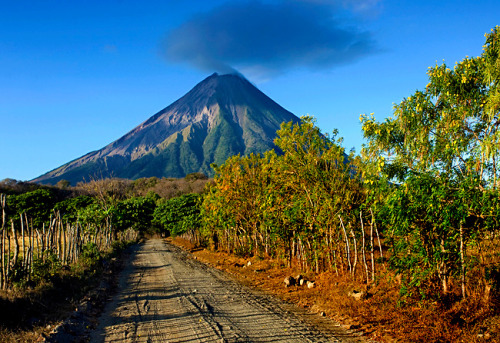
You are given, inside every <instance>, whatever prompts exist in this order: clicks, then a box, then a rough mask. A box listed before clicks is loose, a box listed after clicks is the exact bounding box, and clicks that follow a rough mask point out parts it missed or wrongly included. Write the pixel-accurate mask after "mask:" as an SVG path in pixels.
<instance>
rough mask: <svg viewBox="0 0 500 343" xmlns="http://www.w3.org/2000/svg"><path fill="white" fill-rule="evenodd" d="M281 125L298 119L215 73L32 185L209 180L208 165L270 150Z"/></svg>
mask: <svg viewBox="0 0 500 343" xmlns="http://www.w3.org/2000/svg"><path fill="white" fill-rule="evenodd" d="M284 121H285V122H288V121H294V122H298V121H299V119H298V118H297V117H296V116H295V115H293V114H292V113H290V112H288V111H287V110H285V109H284V108H283V107H281V106H280V105H278V104H277V103H276V102H274V101H273V100H271V99H270V98H269V97H268V96H266V95H265V94H264V93H262V92H261V91H260V90H258V89H257V88H256V87H255V86H253V85H252V84H251V83H250V82H248V81H247V80H246V79H245V78H244V77H242V76H240V75H236V74H226V75H218V74H217V73H215V74H213V75H211V76H209V77H208V78H206V79H205V80H203V81H202V82H200V83H199V84H197V85H196V86H195V87H194V88H193V89H192V90H191V91H189V92H188V93H187V94H186V95H184V96H183V97H182V98H180V99H179V100H177V101H175V102H174V103H172V104H171V105H170V106H168V107H166V108H165V109H163V110H161V111H160V112H158V113H156V114H155V115H153V116H152V117H151V118H149V119H148V120H146V121H145V122H143V123H142V124H140V125H139V126H137V127H136V128H134V129H133V130H131V131H130V132H128V133H127V134H125V135H124V136H123V137H121V138H120V139H118V140H116V141H114V142H112V143H111V144H109V145H107V146H105V147H104V148H102V149H100V150H98V151H93V152H90V153H88V154H86V155H84V156H82V157H80V158H78V159H75V160H73V161H71V162H69V163H66V164H64V165H62V166H61V167H59V168H56V169H54V170H52V171H50V172H48V173H46V174H44V175H42V176H39V177H38V178H36V179H34V180H33V181H35V182H41V183H52V184H54V183H57V182H58V181H59V180H62V179H65V180H68V181H70V182H71V183H72V184H75V183H76V182H79V181H83V180H88V179H89V178H90V177H93V178H104V177H110V176H114V177H121V178H130V179H137V178H140V177H151V176H157V177H183V176H185V175H187V174H189V173H193V172H203V173H205V174H207V175H211V174H212V169H211V168H210V164H211V163H214V162H215V163H217V164H222V163H223V162H224V161H225V160H226V159H227V158H228V157H230V156H232V155H235V154H238V153H240V154H242V155H246V154H249V153H252V152H253V153H258V152H264V151H266V150H269V149H272V148H274V144H273V139H274V138H275V136H276V130H278V129H279V126H280V124H281V123H282V122H284Z"/></svg>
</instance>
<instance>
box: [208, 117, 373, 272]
mask: <svg viewBox="0 0 500 343" xmlns="http://www.w3.org/2000/svg"><path fill="white" fill-rule="evenodd" d="M335 136H336V132H334V134H333V137H332V138H330V137H329V136H328V135H324V134H322V133H321V132H320V130H319V129H318V128H317V127H316V126H315V125H314V120H313V119H312V118H311V117H303V118H302V122H301V124H293V123H292V122H290V123H284V124H282V126H281V129H280V130H279V131H278V138H277V139H276V140H275V144H276V145H277V146H278V147H279V148H280V149H281V151H282V152H283V154H281V155H277V154H276V153H275V152H274V151H269V152H267V153H266V154H264V155H263V156H261V155H254V154H250V155H249V156H246V157H241V156H239V155H237V156H234V157H232V158H230V159H228V160H227V161H226V162H225V163H224V164H223V165H221V166H220V167H217V168H216V175H215V178H214V184H213V185H212V187H210V189H209V192H208V194H207V195H206V197H205V199H204V202H203V206H202V217H203V221H204V228H203V232H204V235H205V236H206V237H208V238H209V239H210V240H211V242H212V244H213V245H214V246H215V247H219V246H220V247H223V248H224V249H226V250H228V251H232V252H236V253H238V254H260V253H267V254H270V255H274V256H281V257H283V258H286V259H287V260H288V261H289V262H291V260H292V258H294V257H296V258H298V259H299V261H300V262H301V263H302V264H303V265H304V266H309V267H313V266H314V268H316V269H317V270H318V269H320V266H321V265H323V266H325V267H326V266H331V265H334V264H336V263H338V264H343V263H344V262H345V261H344V262H342V261H341V256H342V254H343V249H344V246H343V245H342V244H341V243H342V241H340V243H339V240H337V238H338V237H341V235H342V234H341V231H340V230H341V229H340V224H339V216H342V217H344V219H345V220H347V221H349V222H352V223H353V224H354V223H355V222H356V220H357V219H356V218H357V215H358V214H359V210H360V206H361V204H363V203H364V201H365V199H366V196H365V194H364V191H363V184H362V182H361V180H360V178H359V174H358V173H356V172H355V171H356V168H357V167H356V163H357V162H356V161H355V159H354V157H353V156H346V155H345V153H344V150H343V148H342V147H341V146H340V143H341V140H340V139H336V138H335ZM353 227H354V226H353ZM357 230H359V226H356V227H355V231H357ZM357 232H358V233H357V234H359V231H357ZM334 237H335V239H333V238H334ZM299 249H300V252H298V250H299ZM334 256H335V257H334Z"/></svg>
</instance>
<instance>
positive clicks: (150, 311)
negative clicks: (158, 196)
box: [90, 239, 364, 342]
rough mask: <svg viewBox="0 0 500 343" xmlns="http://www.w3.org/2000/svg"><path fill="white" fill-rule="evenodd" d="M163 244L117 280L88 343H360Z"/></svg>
mask: <svg viewBox="0 0 500 343" xmlns="http://www.w3.org/2000/svg"><path fill="white" fill-rule="evenodd" d="M197 259H198V257H197V256H196V255H191V254H189V253H187V252H186V251H185V250H182V249H180V248H179V247H176V246H174V245H172V244H169V243H168V242H165V240H161V239H150V240H148V241H146V243H145V244H143V245H142V246H141V247H140V249H139V250H138V252H137V254H136V255H135V258H133V259H132V260H131V263H129V264H128V265H127V266H126V267H125V269H124V270H123V272H122V273H121V274H120V277H119V292H118V293H117V294H116V295H115V296H114V297H113V298H112V300H111V301H110V302H109V303H108V304H107V306H106V309H105V311H104V312H103V315H102V316H101V317H100V318H99V320H98V326H97V329H96V330H95V331H94V332H92V333H91V336H90V340H91V341H92V342H103V341H104V342H112V341H113V342H114V341H120V342H362V341H364V340H363V339H362V338H360V337H358V336H356V335H355V334H353V333H352V332H348V331H347V330H345V328H342V327H341V326H340V325H338V324H337V323H335V322H333V321H332V320H331V319H329V318H327V317H322V316H320V315H318V314H316V313H313V312H308V311H304V310H300V309H298V308H297V307H295V306H293V305H290V304H288V303H285V302H282V301H279V300H277V299H275V298H273V297H270V296H268V295H266V294H265V293H264V292H259V291H252V290H250V289H249V288H248V287H246V286H244V285H241V284H240V283H239V282H236V281H235V280H234V278H232V277H230V276H228V275H227V274H226V273H223V272H221V271H219V270H217V269H213V268H210V267H209V266H207V265H206V264H205V263H201V262H200V261H198V260H197Z"/></svg>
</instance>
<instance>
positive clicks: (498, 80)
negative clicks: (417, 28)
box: [190, 27, 500, 342]
mask: <svg viewBox="0 0 500 343" xmlns="http://www.w3.org/2000/svg"><path fill="white" fill-rule="evenodd" d="M427 74H428V77H429V83H428V85H427V86H426V87H425V89H424V90H420V91H416V92H415V93H414V94H411V95H410V96H408V97H407V98H405V99H403V100H402V101H401V103H400V104H399V105H396V106H395V108H394V113H393V116H392V117H389V118H387V119H386V120H384V121H383V122H378V121H377V120H376V119H375V117H374V116H373V115H362V116H361V118H360V119H361V123H362V129H363V131H364V135H365V137H366V138H367V140H368V144H367V145H366V146H365V147H364V148H363V150H362V151H361V153H360V155H355V153H354V152H350V153H349V154H347V153H346V152H345V151H344V149H343V148H342V146H341V144H342V140H341V139H340V138H338V136H337V132H334V133H333V134H332V135H328V134H324V133H321V132H320V130H319V128H317V127H316V126H315V123H314V120H313V119H312V118H310V117H304V118H302V122H301V123H300V124H292V123H284V124H283V125H282V126H281V130H279V131H278V137H277V138H276V140H275V143H276V145H277V146H278V147H279V148H280V150H281V151H282V154H276V153H275V152H274V151H269V152H267V153H266V154H264V155H250V156H245V157H241V156H235V157H232V158H230V159H228V160H227V161H226V162H225V163H224V164H223V165H221V166H218V167H216V169H215V171H216V174H215V178H214V182H213V184H211V186H210V187H209V189H208V192H207V194H206V195H205V197H204V199H203V203H202V204H201V207H200V210H201V223H200V224H199V225H198V226H199V227H200V229H199V230H198V232H197V234H198V237H196V240H197V241H201V242H205V244H206V245H207V246H208V247H210V248H211V249H212V250H214V251H219V252H225V253H230V254H235V255H236V256H241V257H249V258H250V257H252V256H253V257H255V256H257V257H259V258H263V259H271V260H278V261H282V262H283V263H284V265H286V266H287V267H289V268H292V269H293V268H296V269H297V270H299V271H302V272H314V273H316V274H317V275H319V274H320V273H328V274H329V275H331V278H330V279H329V281H328V283H329V284H331V285H335V284H339V283H340V284H349V287H354V288H358V289H363V292H364V294H365V295H364V298H365V301H364V303H366V304H368V306H369V307H371V311H370V308H368V307H366V308H364V307H363V306H362V305H357V306H355V307H354V308H358V309H359V310H353V309H352V308H351V309H348V308H346V309H345V310H346V312H347V314H350V315H351V316H353V315H354V316H356V317H358V318H362V320H364V321H370V322H373V323H375V324H379V325H381V326H385V327H391V328H392V330H394V333H395V334H396V337H397V338H398V340H402V341H412V342H413V341H422V342H431V341H435V342H443V341H447V342H455V341H460V340H463V339H465V341H481V340H485V339H491V340H498V339H500V329H499V318H500V317H499V308H500V307H499V306H498V305H499V303H498V300H499V295H500V293H499V291H500V288H499V287H500V239H499V220H500V200H499V199H500V192H499V189H498V185H499V168H498V165H497V163H498V161H499V160H500V148H499V147H500V131H499V127H500V125H499V123H500V27H496V28H494V29H493V30H492V32H491V33H489V34H487V35H486V43H485V45H484V51H483V53H482V55H481V56H478V57H466V58H465V59H463V60H462V61H460V62H457V63H456V65H455V66H454V67H452V68H450V67H449V66H447V65H446V64H441V65H436V66H433V67H430V68H429V70H428V72H427ZM190 236H191V238H192V236H193V235H192V234H191V235H190ZM394 290H395V291H396V292H394ZM348 293H349V290H346V291H345V292H340V293H339V294H340V295H341V296H343V297H344V298H345V297H346V296H347V294H348ZM391 294H392V296H389V295H391ZM339 299H340V298H339ZM377 302H378V303H377ZM360 303H363V302H360ZM382 304H383V305H382ZM375 309H378V310H380V311H383V312H384V313H383V314H382V313H380V312H378V311H375V312H373V310H375ZM363 313H365V315H363ZM367 313H369V315H368V316H367V315H366V314H367ZM401 318H404V320H402V319H401ZM405 323H414V324H413V325H409V326H405V325H406V324H405ZM398 326H399V327H398ZM403 326H405V327H404V328H403ZM397 330H400V333H399V334H398V333H397ZM401 332H402V333H404V334H401ZM464 337H465V338H464Z"/></svg>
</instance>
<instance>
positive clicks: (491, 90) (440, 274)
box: [361, 27, 500, 297]
mask: <svg viewBox="0 0 500 343" xmlns="http://www.w3.org/2000/svg"><path fill="white" fill-rule="evenodd" d="M499 37H500V27H496V28H494V29H493V30H492V32H491V33H490V34H487V35H486V45H485V46H484V51H483V53H482V55H481V56H479V57H472V58H470V57H466V58H465V59H463V60H462V61H461V62H458V63H456V65H455V67H454V68H453V69H450V68H449V67H448V66H447V65H446V64H445V63H443V64H441V65H436V66H434V67H431V68H429V71H428V76H429V84H428V85H427V87H426V88H425V90H423V91H416V92H415V93H414V94H413V95H411V96H409V97H408V98H405V99H403V101H401V103H400V104H399V105H396V106H395V109H394V117H391V118H388V119H386V120H385V121H384V122H382V123H379V122H376V121H375V118H374V117H373V115H371V116H365V115H363V116H362V117H361V121H362V125H363V131H364V135H365V137H366V138H368V140H369V145H368V147H367V148H366V150H365V154H366V155H367V156H369V157H370V158H371V160H372V163H373V164H374V165H378V166H379V172H380V176H381V177H386V178H387V179H389V180H394V181H395V182H399V183H401V186H400V187H398V188H397V189H395V190H394V192H393V194H392V195H391V198H390V199H389V201H388V206H389V209H388V211H387V213H388V214H389V224H390V225H391V230H392V232H393V239H394V247H395V254H394V255H393V259H392V262H393V265H394V266H395V267H396V268H397V270H399V271H400V272H401V273H403V274H405V275H406V276H407V280H408V282H409V284H410V285H416V284H420V283H421V282H422V281H424V280H425V281H432V280H434V279H438V280H440V282H441V285H442V292H443V293H446V292H447V291H448V280H449V278H450V277H451V276H453V275H455V274H460V275H461V280H462V293H463V296H464V297H465V272H466V270H465V263H466V247H467V245H468V244H472V243H473V242H474V239H475V238H477V237H479V234H480V233H481V232H483V231H485V230H497V227H493V226H490V224H488V223H492V221H491V220H485V219H486V218H491V217H492V216H494V217H497V218H498V216H499V215H500V212H498V208H491V207H487V206H484V205H481V204H480V203H479V202H478V199H485V198H492V197H493V198H494V195H493V194H496V192H497V182H498V181H497V179H498V173H499V170H498V168H497V161H498V158H499V153H500V149H499V147H500V145H499V143H500V131H499V124H500V112H499V109H500V88H499V87H500V86H499V80H500V77H499V76H500V58H499V56H500V43H499ZM405 251H406V253H404V252H405ZM417 260H420V261H419V262H418V263H417V262H416V261H417ZM422 261H424V262H422ZM414 262H415V263H414ZM421 262H422V263H421ZM403 264H406V265H407V267H408V268H399V267H401V265H403ZM410 265H411V267H410Z"/></svg>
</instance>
